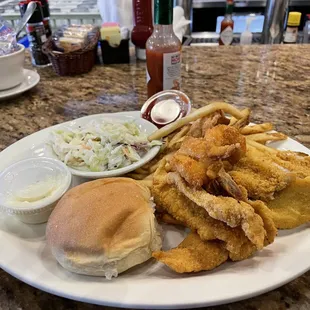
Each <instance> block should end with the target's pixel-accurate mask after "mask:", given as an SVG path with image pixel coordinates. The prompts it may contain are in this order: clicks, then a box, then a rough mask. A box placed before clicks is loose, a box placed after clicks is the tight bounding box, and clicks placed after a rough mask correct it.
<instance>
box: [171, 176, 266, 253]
mask: <svg viewBox="0 0 310 310" xmlns="http://www.w3.org/2000/svg"><path fill="white" fill-rule="evenodd" d="M167 182H168V183H169V184H173V185H175V186H176V187H177V188H178V190H179V191H180V192H181V193H182V194H184V195H185V196H186V197H187V198H189V199H190V200H192V201H193V202H194V203H196V204H197V205H198V206H200V207H201V208H204V209H205V210H206V211H207V213H208V214H209V215H210V216H211V217H212V218H214V219H216V220H220V221H222V222H224V223H226V224H227V225H228V226H230V227H238V226H241V228H242V230H243V231H244V233H245V235H246V236H247V237H248V238H249V240H250V241H251V242H252V243H254V244H255V245H256V247H257V249H262V248H263V246H264V239H265V229H264V224H263V221H262V219H261V217H260V216H259V215H257V214H256V213H255V212H254V209H253V208H252V207H251V205H249V204H247V203H245V202H243V201H237V200H235V199H234V198H231V197H222V196H213V195H211V194H209V193H207V192H206V191H205V190H203V189H196V188H195V189H194V188H190V187H189V186H188V185H187V184H186V182H185V181H184V180H183V179H182V178H181V176H180V175H179V174H177V173H175V172H171V173H169V174H168V176H167Z"/></svg>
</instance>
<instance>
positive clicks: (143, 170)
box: [134, 167, 149, 175]
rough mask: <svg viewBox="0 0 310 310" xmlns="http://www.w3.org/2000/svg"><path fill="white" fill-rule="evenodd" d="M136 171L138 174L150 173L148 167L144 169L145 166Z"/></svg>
mask: <svg viewBox="0 0 310 310" xmlns="http://www.w3.org/2000/svg"><path fill="white" fill-rule="evenodd" d="M134 172H135V173H138V174H146V175H147V174H149V171H148V170H147V169H144V168H143V167H141V168H138V169H136V170H135V171H134Z"/></svg>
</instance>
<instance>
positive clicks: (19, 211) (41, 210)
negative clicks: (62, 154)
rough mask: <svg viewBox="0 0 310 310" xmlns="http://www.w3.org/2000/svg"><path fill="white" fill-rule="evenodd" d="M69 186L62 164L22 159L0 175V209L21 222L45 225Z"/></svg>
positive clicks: (42, 158)
mask: <svg viewBox="0 0 310 310" xmlns="http://www.w3.org/2000/svg"><path fill="white" fill-rule="evenodd" d="M70 185H71V173H70V170H69V169H68V167H67V166H66V165H65V164H64V163H62V162H61V161H59V160H57V159H52V158H44V157H38V158H29V159H25V160H21V161H19V162H17V163H15V164H13V165H11V166H9V167H8V168H6V169H5V170H4V171H3V172H2V173H1V174H0V188H1V192H0V208H1V209H2V211H4V212H6V213H7V214H9V215H13V216H15V217H16V218H18V219H19V220H20V221H22V222H24V223H27V224H39V223H44V222H47V220H48V218H49V216H50V214H51V213H52V211H53V209H54V207H55V205H56V204H57V202H58V201H59V199H60V198H61V197H62V196H63V195H64V194H65V192H66V191H67V190H68V189H69V188H70Z"/></svg>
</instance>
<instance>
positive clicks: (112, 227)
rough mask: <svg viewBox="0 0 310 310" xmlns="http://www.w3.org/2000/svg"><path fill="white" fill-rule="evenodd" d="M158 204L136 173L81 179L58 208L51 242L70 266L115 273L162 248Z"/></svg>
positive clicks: (96, 273) (50, 227)
mask: <svg viewBox="0 0 310 310" xmlns="http://www.w3.org/2000/svg"><path fill="white" fill-rule="evenodd" d="M153 205H154V203H153V202H152V200H151V195H150V190H149V189H148V188H147V187H145V186H143V185H142V184H141V183H139V182H137V181H135V180H133V179H129V178H107V179H101V180H96V181H92V182H87V183H84V184H81V185H79V186H77V187H74V188H72V189H71V190H70V191H68V192H67V193H66V194H65V195H64V196H63V198H62V199H61V200H60V201H59V203H58V204H57V206H56V208H55V209H54V211H53V212H52V214H51V216H50V218H49V221H48V224H47V229H46V237H47V242H48V244H49V246H50V248H51V251H52V253H53V255H54V257H55V258H56V259H57V261H58V262H59V263H60V265H62V266H63V267H64V268H66V269H67V270H69V271H71V272H75V273H79V274H86V275H93V276H105V277H106V278H108V279H111V278H112V277H116V276H117V275H118V274H120V273H121V272H124V271H125V270H127V269H129V268H131V267H133V266H135V265H138V264H141V263H143V262H145V261H146V260H148V259H149V258H151V255H152V252H153V251H159V250H160V249H161V236H160V231H159V227H158V224H157V222H156V219H155V216H154V206H153Z"/></svg>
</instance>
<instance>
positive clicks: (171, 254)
mask: <svg viewBox="0 0 310 310" xmlns="http://www.w3.org/2000/svg"><path fill="white" fill-rule="evenodd" d="M152 256H153V257H155V258H156V259H157V260H158V261H160V262H162V263H163V264H165V265H167V266H168V267H169V268H171V269H172V270H174V271H176V272H178V273H187V272H199V271H203V270H212V269H214V268H216V267H218V266H219V265H221V264H223V263H224V262H226V260H227V259H228V251H227V250H226V249H225V246H224V243H223V242H220V241H202V240H201V239H200V237H199V236H198V235H197V234H196V233H190V234H189V235H188V236H187V237H186V238H185V239H184V240H183V242H182V243H180V244H179V246H178V247H176V248H174V249H171V250H169V251H167V252H164V251H157V252H154V253H153V255H152Z"/></svg>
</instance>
